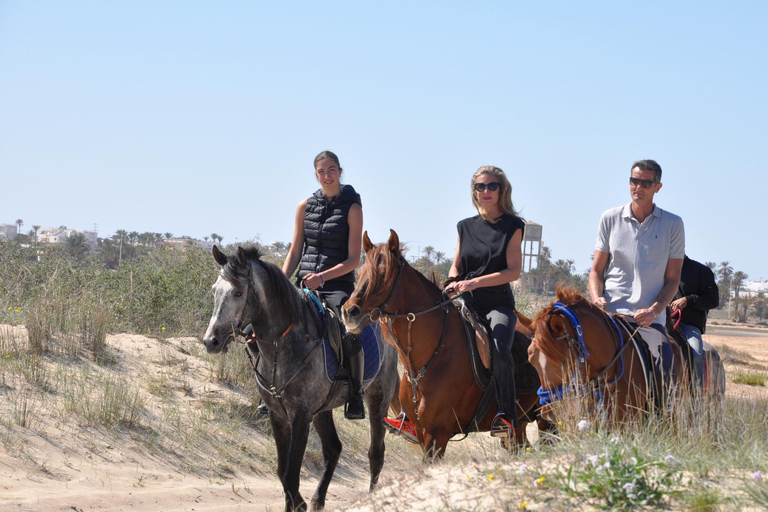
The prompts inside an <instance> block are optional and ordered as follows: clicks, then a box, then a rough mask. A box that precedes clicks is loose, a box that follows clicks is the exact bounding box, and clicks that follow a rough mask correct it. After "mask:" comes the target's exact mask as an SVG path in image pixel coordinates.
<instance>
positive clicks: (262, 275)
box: [243, 261, 306, 341]
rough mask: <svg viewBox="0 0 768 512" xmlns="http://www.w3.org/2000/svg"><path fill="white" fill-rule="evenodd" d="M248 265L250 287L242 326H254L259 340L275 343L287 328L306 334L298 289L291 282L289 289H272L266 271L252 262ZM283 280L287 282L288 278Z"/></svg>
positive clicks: (285, 287) (270, 280) (302, 303)
mask: <svg viewBox="0 0 768 512" xmlns="http://www.w3.org/2000/svg"><path fill="white" fill-rule="evenodd" d="M250 264H251V283H250V284H251V286H250V288H249V296H248V302H247V304H246V308H245V312H244V314H243V316H244V324H245V325H247V324H248V323H250V324H251V325H253V330H254V332H255V333H256V335H257V337H258V338H259V339H260V340H261V341H272V340H275V339H277V338H278V337H280V336H281V335H283V334H284V333H285V331H286V330H287V329H288V328H289V327H290V331H291V332H293V331H294V330H302V331H306V322H304V321H303V320H304V318H305V315H304V314H303V312H302V308H303V306H304V302H303V301H302V300H301V294H300V293H299V290H298V289H296V288H295V287H294V286H292V285H291V284H290V282H288V286H284V287H273V286H272V279H271V278H270V276H269V272H268V270H267V269H266V268H265V267H259V266H258V264H257V263H255V262H253V261H251V262H250ZM257 276H258V277H257ZM279 277H280V276H278V278H279ZM282 277H283V278H284V279H286V281H287V280H288V278H287V277H285V276H282ZM286 306H287V307H286Z"/></svg>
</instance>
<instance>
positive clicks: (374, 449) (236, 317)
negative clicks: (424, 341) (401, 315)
mask: <svg viewBox="0 0 768 512" xmlns="http://www.w3.org/2000/svg"><path fill="white" fill-rule="evenodd" d="M213 257H214V258H215V259H216V261H217V262H218V263H219V264H220V265H221V266H222V269H221V272H220V273H219V277H218V279H217V280H216V283H215V284H214V285H213V295H214V309H213V316H212V317H211V321H210V324H209V325H208V330H207V331H206V332H205V336H204V337H203V343H204V344H205V347H206V349H208V352H210V353H213V354H217V353H220V352H226V350H227V345H228V344H229V343H230V342H231V341H232V340H234V339H235V336H236V335H238V334H241V333H242V329H243V328H244V327H245V326H247V325H248V324H251V325H252V326H253V331H254V334H255V335H256V338H257V343H258V348H259V350H258V352H259V353H260V355H259V356H258V358H257V362H256V367H255V370H256V376H257V382H258V385H259V391H260V393H261V396H262V399H263V400H264V402H265V403H266V404H267V406H268V407H269V410H270V416H269V419H270V422H271V423H272V433H273V435H274V437H275V444H276V445H277V475H278V477H280V482H281V483H282V484H283V491H284V492H285V509H286V511H288V510H306V508H307V506H306V503H305V502H304V499H303V498H302V497H301V494H300V493H299V476H300V471H301V463H302V460H303V458H304V451H305V449H306V446H307V438H308V436H309V424H310V422H311V423H312V425H313V426H314V428H315V431H316V432H317V434H318V436H320V442H321V444H322V450H323V462H324V464H323V467H324V470H323V474H322V477H321V478H320V482H319V483H318V485H317V490H316V491H315V494H314V496H313V497H312V507H313V508H314V509H321V508H323V507H324V506H325V496H326V492H327V491H328V485H329V484H330V482H331V478H332V477H333V472H334V470H335V469H336V464H337V463H338V460H339V455H340V454H341V442H340V441H339V437H338V435H337V434H336V426H335V425H334V423H333V416H332V410H333V409H334V408H336V407H339V406H341V405H343V404H344V403H345V402H346V400H347V396H348V394H349V392H350V391H349V385H348V383H347V382H346V381H338V380H337V381H334V382H333V383H332V382H330V381H329V379H328V378H327V377H326V369H325V360H324V355H323V354H324V349H323V336H324V333H323V332H322V331H321V327H320V326H321V322H320V319H319V317H318V315H317V313H316V312H315V310H314V309H313V306H312V305H311V304H310V303H309V302H308V300H307V299H306V296H305V295H304V294H303V293H302V292H301V291H299V289H298V288H296V287H295V286H293V285H292V284H291V282H290V281H289V280H288V278H287V277H286V276H285V275H284V274H283V272H282V271H281V270H280V269H279V268H278V267H277V266H276V265H274V264H272V263H269V262H267V261H264V260H263V259H262V258H261V254H260V253H259V251H258V250H257V249H242V248H239V249H238V253H237V256H229V257H227V256H226V255H224V254H223V253H221V252H220V251H219V249H218V248H217V247H215V246H214V247H213ZM379 338H381V337H380V336H379ZM378 345H379V354H380V355H381V367H380V370H379V372H378V374H377V375H376V376H375V377H374V378H373V379H372V380H370V382H368V383H367V384H366V385H367V387H366V389H365V401H366V403H367V405H368V414H369V417H370V423H371V444H370V448H369V449H368V460H369V462H370V470H371V484H370V488H371V489H373V487H374V485H375V484H376V482H377V480H378V478H379V473H380V472H381V468H382V466H383V464H384V435H385V429H384V426H383V425H382V419H383V418H384V417H385V416H386V414H387V408H388V407H389V405H390V401H391V400H392V397H393V396H394V393H395V388H396V386H397V356H396V354H395V350H394V349H393V348H392V347H391V346H389V345H388V344H386V343H382V342H381V340H380V339H379V341H378Z"/></svg>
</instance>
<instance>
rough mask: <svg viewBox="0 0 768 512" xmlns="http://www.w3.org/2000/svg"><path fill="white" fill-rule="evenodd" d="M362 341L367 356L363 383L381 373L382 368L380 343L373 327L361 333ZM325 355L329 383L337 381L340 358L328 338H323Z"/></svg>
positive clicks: (370, 326) (368, 327)
mask: <svg viewBox="0 0 768 512" xmlns="http://www.w3.org/2000/svg"><path fill="white" fill-rule="evenodd" d="M360 341H361V342H362V345H363V354H364V355H365V371H364V372H363V382H364V383H366V382H369V381H371V380H373V378H374V377H376V375H377V374H378V373H379V369H380V368H381V355H380V354H379V343H378V341H377V340H376V331H375V330H374V328H373V326H372V325H368V326H366V327H365V329H363V332H361V333H360ZM323 355H324V357H325V376H326V378H327V379H328V381H329V382H333V381H334V380H336V375H337V374H338V373H339V367H340V366H341V365H340V364H339V358H338V357H336V353H335V352H334V351H333V348H332V347H331V342H330V341H329V340H328V337H327V336H325V337H323Z"/></svg>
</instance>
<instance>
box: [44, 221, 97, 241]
mask: <svg viewBox="0 0 768 512" xmlns="http://www.w3.org/2000/svg"><path fill="white" fill-rule="evenodd" d="M75 233H81V234H83V235H85V239H86V240H88V245H90V246H95V245H97V244H98V243H99V234H98V233H97V232H95V231H80V230H78V229H69V228H67V227H65V226H61V227H58V228H44V227H41V228H40V229H38V230H37V241H38V243H42V244H63V243H66V242H67V239H69V237H70V236H72V235H74V234H75Z"/></svg>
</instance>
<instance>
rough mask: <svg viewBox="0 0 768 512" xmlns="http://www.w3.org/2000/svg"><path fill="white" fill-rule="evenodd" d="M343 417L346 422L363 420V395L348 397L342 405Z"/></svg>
mask: <svg viewBox="0 0 768 512" xmlns="http://www.w3.org/2000/svg"><path fill="white" fill-rule="evenodd" d="M344 417H345V418H347V419H348V420H364V419H365V405H364V404H363V395H353V396H351V397H349V400H347V403H346V404H344Z"/></svg>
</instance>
